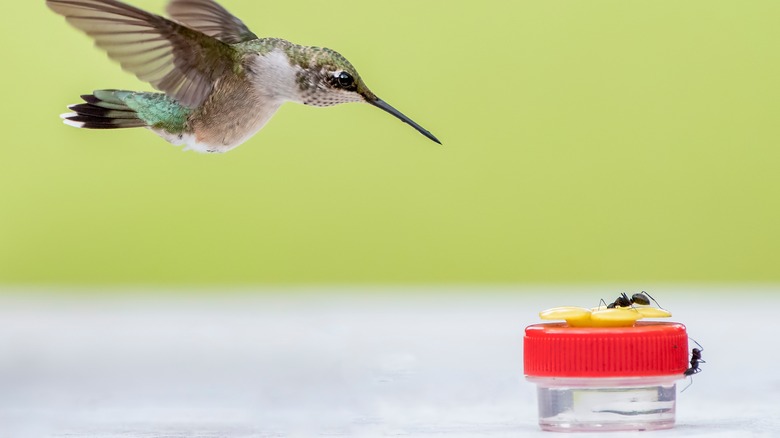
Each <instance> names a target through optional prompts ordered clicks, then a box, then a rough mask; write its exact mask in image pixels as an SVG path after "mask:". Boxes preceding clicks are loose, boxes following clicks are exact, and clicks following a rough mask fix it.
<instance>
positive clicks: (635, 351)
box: [524, 322, 688, 432]
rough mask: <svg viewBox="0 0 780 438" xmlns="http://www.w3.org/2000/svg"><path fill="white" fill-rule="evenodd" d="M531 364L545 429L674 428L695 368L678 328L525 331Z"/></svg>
mask: <svg viewBox="0 0 780 438" xmlns="http://www.w3.org/2000/svg"><path fill="white" fill-rule="evenodd" d="M524 348H525V350H524V366H525V374H526V378H527V380H528V381H530V382H532V383H535V384H536V385H537V395H538V400H539V426H540V427H541V428H542V429H543V430H549V431H556V432H596V431H628V430H654V429H668V428H671V427H673V426H674V421H675V404H676V398H677V387H676V381H677V380H679V379H682V378H683V377H684V375H683V372H684V371H685V369H686V368H687V363H688V335H687V333H686V330H685V326H684V325H682V324H678V323H652V322H649V323H643V322H638V323H636V325H634V326H631V327H570V326H568V325H566V324H565V323H563V324H561V323H554V324H536V325H532V326H529V327H527V328H526V336H525V340H524Z"/></svg>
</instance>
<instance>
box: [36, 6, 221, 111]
mask: <svg viewBox="0 0 780 438" xmlns="http://www.w3.org/2000/svg"><path fill="white" fill-rule="evenodd" d="M46 4H47V5H48V6H49V7H50V8H51V9H52V10H53V11H54V12H56V13H58V14H60V15H63V16H64V17H65V18H66V19H67V21H68V22H69V23H70V24H72V25H73V26H75V27H76V28H77V29H79V30H81V31H83V32H84V33H86V34H87V35H89V36H91V37H92V38H93V39H94V40H95V44H96V45H97V46H98V47H100V48H101V49H103V50H105V51H106V52H107V53H108V56H109V57H110V58H111V59H114V60H115V61H118V62H119V63H120V64H121V65H122V68H124V69H125V70H127V71H130V72H131V73H134V74H135V75H136V76H137V77H138V78H139V79H141V80H144V81H147V82H149V83H150V84H152V86H154V87H155V88H157V89H158V90H160V91H163V92H165V93H166V94H168V95H169V96H171V97H173V98H174V99H176V100H177V101H179V102H180V103H181V104H182V105H185V106H188V107H191V108H193V107H196V106H198V105H200V104H201V103H202V102H203V101H204V100H205V99H206V97H208V95H209V94H210V93H211V91H212V88H213V84H214V83H215V82H216V80H217V79H219V78H220V77H222V76H223V75H225V74H226V73H228V72H231V71H232V69H233V67H234V65H236V61H235V59H236V58H235V56H236V54H235V51H234V50H233V49H232V48H231V47H230V46H229V45H228V44H226V43H225V42H222V41H219V40H218V39H215V38H212V37H210V36H208V35H206V34H204V33H202V32H199V31H197V30H193V29H190V28H187V27H185V26H183V25H181V24H178V23H175V22H173V21H171V20H168V19H166V18H163V17H160V16H159V15H154V14H150V13H148V12H145V11H143V10H141V9H138V8H135V7H133V6H129V5H126V4H124V3H121V2H119V1H116V0H47V1H46Z"/></svg>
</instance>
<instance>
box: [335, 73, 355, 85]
mask: <svg viewBox="0 0 780 438" xmlns="http://www.w3.org/2000/svg"><path fill="white" fill-rule="evenodd" d="M336 79H337V80H338V82H339V86H341V87H342V88H349V87H351V86H352V85H353V84H354V83H355V79H354V78H353V77H352V75H351V74H349V73H347V72H345V71H343V72H341V73H339V75H338V76H337V77H336Z"/></svg>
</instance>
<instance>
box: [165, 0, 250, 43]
mask: <svg viewBox="0 0 780 438" xmlns="http://www.w3.org/2000/svg"><path fill="white" fill-rule="evenodd" d="M167 11H168V15H169V16H170V17H171V18H172V19H173V20H175V21H177V22H179V23H181V24H183V25H185V26H187V27H190V28H192V29H197V30H198V31H200V32H203V33H205V34H206V35H208V36H210V37H214V38H216V39H218V40H220V41H222V42H223V43H227V44H236V43H241V42H244V41H251V40H254V39H257V35H255V34H254V33H252V31H251V30H249V28H248V27H246V25H245V24H244V23H243V22H242V21H241V20H239V19H238V18H236V17H235V16H233V15H232V14H231V13H230V12H228V11H227V10H226V9H225V8H223V7H222V6H220V5H219V4H217V3H216V2H215V1H213V0H171V2H170V3H168V7H167Z"/></svg>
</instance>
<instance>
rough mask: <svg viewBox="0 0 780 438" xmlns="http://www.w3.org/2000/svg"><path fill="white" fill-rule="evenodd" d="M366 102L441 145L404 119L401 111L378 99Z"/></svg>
mask: <svg viewBox="0 0 780 438" xmlns="http://www.w3.org/2000/svg"><path fill="white" fill-rule="evenodd" d="M366 102H368V103H370V104H371V105H374V106H375V107H377V108H381V109H383V110H385V111H387V112H388V113H390V114H392V115H394V116H396V117H398V118H399V119H400V120H401V121H402V122H404V123H408V124H409V125H411V126H412V128H414V129H416V130H417V131H418V132H419V133H420V134H422V135H424V136H426V137H428V138H429V139H431V140H433V141H435V142H436V143H439V144H441V142H440V141H439V139H438V138H436V137H434V136H433V134H431V133H430V132H428V131H427V130H426V129H425V128H423V127H422V126H420V125H418V124H417V123H414V121H412V119H410V118H409V117H406V116H405V115H403V114H402V113H401V111H398V110H397V109H395V108H393V107H392V106H390V104H389V103H387V102H385V101H384V100H382V99H380V98H378V97H375V98H373V99H366Z"/></svg>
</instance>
